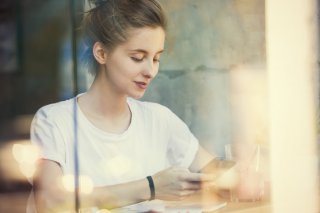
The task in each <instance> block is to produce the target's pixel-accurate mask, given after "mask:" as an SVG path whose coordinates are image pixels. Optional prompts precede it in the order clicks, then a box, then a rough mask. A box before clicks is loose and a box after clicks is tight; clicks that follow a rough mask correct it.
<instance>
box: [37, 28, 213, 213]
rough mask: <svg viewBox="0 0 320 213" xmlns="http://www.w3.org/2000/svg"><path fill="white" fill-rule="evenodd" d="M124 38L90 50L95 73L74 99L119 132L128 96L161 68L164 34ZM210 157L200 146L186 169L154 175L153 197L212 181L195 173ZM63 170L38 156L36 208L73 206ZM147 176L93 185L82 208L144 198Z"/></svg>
mask: <svg viewBox="0 0 320 213" xmlns="http://www.w3.org/2000/svg"><path fill="white" fill-rule="evenodd" d="M130 33H131V36H130V39H129V40H128V41H126V42H125V43H123V44H120V45H118V46H117V47H116V48H115V49H114V50H113V51H111V52H109V51H108V50H107V49H106V48H105V47H104V46H103V45H102V43H100V42H96V43H95V44H94V46H93V54H94V57H95V59H96V60H97V62H98V63H99V64H100V70H99V74H98V76H97V77H96V79H95V81H94V83H93V84H92V86H91V88H90V89H89V91H88V92H87V93H85V94H84V95H82V96H80V97H79V98H78V104H79V106H80V108H81V110H82V111H83V113H84V114H85V116H86V117H87V118H88V119H89V120H90V121H91V122H92V123H93V124H94V125H95V126H96V127H98V128H100V129H102V130H104V131H107V132H112V133H122V132H124V131H125V130H126V129H127V128H128V126H129V125H130V119H131V112H130V109H129V107H128V105H127V101H126V100H127V97H133V98H136V99H138V98H141V97H142V96H143V94H144V93H145V90H146V89H147V86H148V85H149V83H150V82H151V81H152V79H153V78H154V77H155V76H156V75H157V73H158V69H159V59H160V54H161V53H162V51H163V46H164V40H165V33H164V31H163V29H162V28H161V27H156V28H139V29H133V30H131V31H130ZM213 158H214V157H213V156H212V155H211V154H209V153H208V152H207V151H206V150H205V149H203V148H202V147H201V146H199V149H198V151H197V154H196V156H195V159H194V161H193V162H192V164H191V166H190V167H189V168H188V169H183V168H175V167H172V168H169V169H166V170H163V171H160V172H158V173H156V174H154V175H153V176H152V177H153V180H154V184H155V191H156V198H157V199H163V200H180V199H183V198H185V197H187V196H190V195H191V194H193V193H195V192H196V191H198V190H199V189H200V188H201V183H202V182H206V181H210V180H211V176H210V175H208V174H201V173H198V171H200V170H201V169H202V168H203V167H205V165H207V164H208V162H210V161H211V160H212V159H213ZM62 177H63V172H62V170H61V167H60V165H59V164H58V163H56V162H54V161H50V160H41V161H40V163H39V164H38V168H37V172H36V175H35V177H34V188H35V198H36V205H37V209H38V212H40V213H42V212H58V211H62V210H65V209H69V210H72V209H73V208H74V207H73V206H74V202H73V201H74V197H73V196H74V195H73V193H69V192H67V191H65V190H64V188H63V187H62V185H61V179H62ZM149 198H150V189H149V184H148V181H147V179H146V178H143V179H141V180H138V181H133V182H128V183H124V184H118V185H113V186H105V187H96V188H94V190H93V192H92V193H91V194H90V195H82V196H81V201H82V203H81V204H82V207H84V206H97V207H99V208H116V207H122V206H126V205H130V204H133V203H137V202H141V201H145V200H148V199H149Z"/></svg>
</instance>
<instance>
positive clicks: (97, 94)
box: [78, 79, 131, 133]
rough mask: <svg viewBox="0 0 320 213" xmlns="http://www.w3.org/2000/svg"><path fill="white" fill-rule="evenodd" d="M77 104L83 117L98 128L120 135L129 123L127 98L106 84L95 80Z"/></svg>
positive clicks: (129, 113) (129, 114)
mask: <svg viewBox="0 0 320 213" xmlns="http://www.w3.org/2000/svg"><path fill="white" fill-rule="evenodd" d="M78 103H79V106H80V109H81V111H82V112H83V113H84V115H85V116H86V117H87V118H88V119H89V120H90V121H91V122H92V123H93V124H94V125H95V126H97V127H98V128H100V129H103V130H105V131H108V132H113V133H121V132H123V131H125V130H126V129H127V128H128V127H129V125H130V121H131V112H130V109H129V106H128V104H127V96H126V95H119V94H118V93H116V92H114V91H113V90H112V89H111V88H110V86H109V84H107V83H106V82H99V79H96V80H95V82H94V83H93V84H92V86H91V88H90V89H89V91H88V92H87V93H85V94H84V95H82V96H80V97H79V99H78Z"/></svg>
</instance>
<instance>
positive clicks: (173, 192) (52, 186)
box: [34, 160, 206, 213]
mask: <svg viewBox="0 0 320 213" xmlns="http://www.w3.org/2000/svg"><path fill="white" fill-rule="evenodd" d="M62 177H63V173H62V170H61V167H60V166H59V164H58V163H56V162H54V161H50V160H41V161H40V163H39V164H38V169H37V172H36V175H35V177H34V189H35V200H36V206H37V209H38V212H39V213H49V212H59V211H65V210H73V209H74V194H73V193H70V192H67V191H66V190H65V189H64V187H63V186H62ZM152 177H153V179H154V183H155V189H156V198H158V199H165V200H180V199H183V198H184V197H186V196H188V195H190V194H192V193H194V192H196V191H197V190H199V189H200V180H205V179H206V177H205V175H203V174H199V173H190V172H189V171H188V170H186V169H181V168H169V169H166V170H164V171H160V172H158V173H157V174H155V175H153V176H152ZM149 198H150V189H149V184H148V181H147V180H146V178H144V179H141V180H138V181H132V182H129V183H124V184H117V185H112V186H105V187H95V188H94V190H93V192H92V193H91V194H89V195H81V207H82V208H85V207H90V206H91V207H92V206H95V207H98V208H106V209H112V208H117V207H122V206H126V205H130V204H134V203H138V202H141V201H145V200H148V199H149Z"/></svg>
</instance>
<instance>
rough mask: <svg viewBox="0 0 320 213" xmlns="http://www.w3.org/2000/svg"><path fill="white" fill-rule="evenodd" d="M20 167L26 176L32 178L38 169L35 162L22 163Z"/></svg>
mask: <svg viewBox="0 0 320 213" xmlns="http://www.w3.org/2000/svg"><path fill="white" fill-rule="evenodd" d="M19 169H20V171H21V173H22V174H23V175H24V176H26V177H27V178H31V177H32V176H33V174H34V173H35V171H36V166H35V164H27V163H21V164H19Z"/></svg>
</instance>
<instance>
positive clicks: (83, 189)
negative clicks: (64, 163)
mask: <svg viewBox="0 0 320 213" xmlns="http://www.w3.org/2000/svg"><path fill="white" fill-rule="evenodd" d="M79 182H80V193H83V194H90V193H91V192H92V191H93V182H92V180H91V178H90V177H88V176H85V175H80V177H79ZM62 184H63V186H64V188H65V189H66V190H67V191H68V192H74V176H73V175H65V176H64V177H63V178H62Z"/></svg>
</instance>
